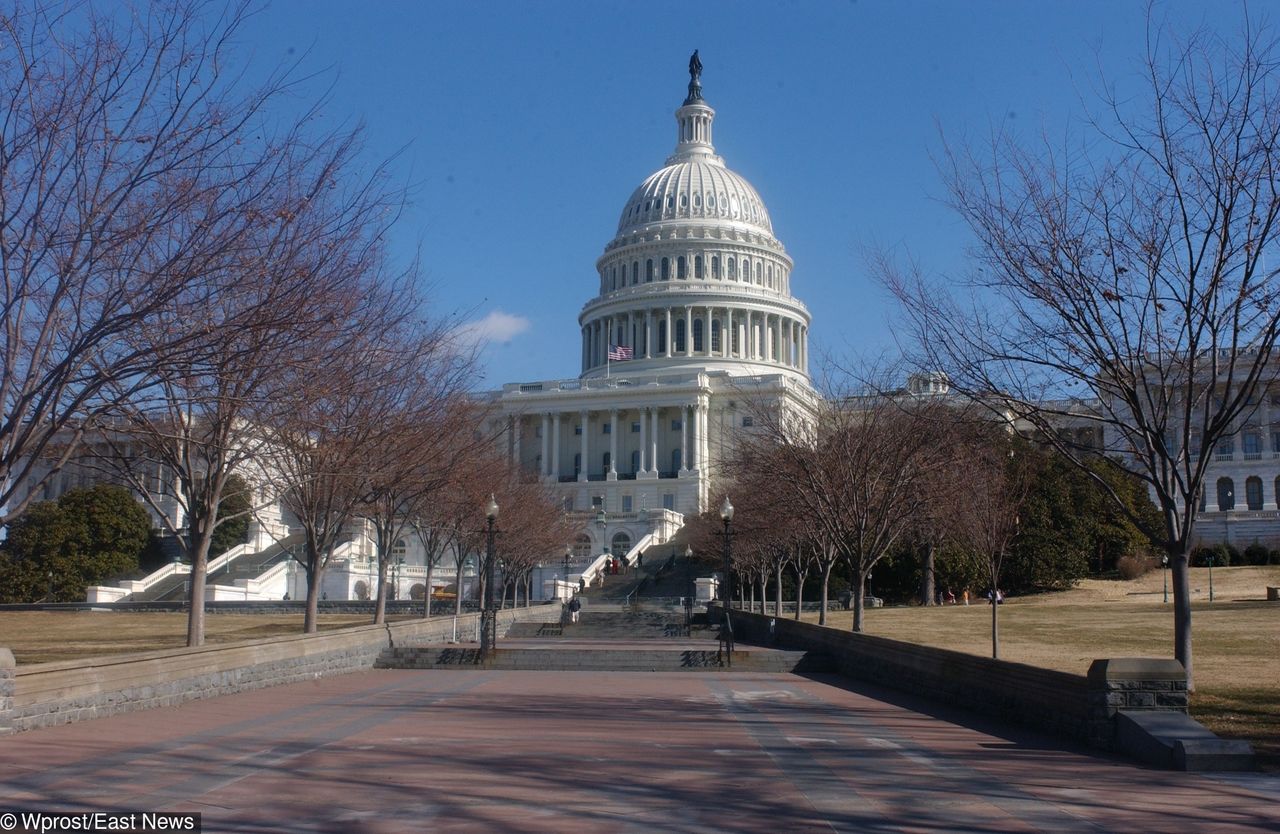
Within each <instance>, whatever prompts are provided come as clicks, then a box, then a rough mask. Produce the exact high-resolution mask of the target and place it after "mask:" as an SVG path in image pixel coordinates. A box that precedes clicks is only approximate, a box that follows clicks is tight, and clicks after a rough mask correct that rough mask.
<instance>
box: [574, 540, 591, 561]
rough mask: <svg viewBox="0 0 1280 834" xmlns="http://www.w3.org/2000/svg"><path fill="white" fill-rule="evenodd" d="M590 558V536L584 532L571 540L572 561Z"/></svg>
mask: <svg viewBox="0 0 1280 834" xmlns="http://www.w3.org/2000/svg"><path fill="white" fill-rule="evenodd" d="M589 558H591V537H590V536H588V535H587V534H586V533H583V534H582V535H580V536H578V538H576V539H574V540H573V561H575V562H585V561H587V559H589Z"/></svg>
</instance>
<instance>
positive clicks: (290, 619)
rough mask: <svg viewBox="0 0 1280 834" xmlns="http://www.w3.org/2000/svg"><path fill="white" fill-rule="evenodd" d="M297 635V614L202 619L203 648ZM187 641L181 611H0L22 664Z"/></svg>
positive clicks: (330, 624) (335, 623) (325, 622)
mask: <svg viewBox="0 0 1280 834" xmlns="http://www.w3.org/2000/svg"><path fill="white" fill-rule="evenodd" d="M389 619H392V620H395V619H397V618H396V617H391V618H389ZM400 619H403V618H400ZM371 621H372V618H371V617H370V616H369V615H367V614H330V615H324V614H322V615H321V616H320V629H321V630H329V629H335V628H345V627H347V626H353V625H367V624H368V623H370V622H371ZM301 632H302V614H211V615H209V616H208V617H206V618H205V641H206V642H208V643H232V642H235V641H237V640H255V639H258V638H260V637H274V636H276V635H280V634H300V633H301ZM186 641H187V615H186V614H184V613H181V612H160V611H156V612H148V613H144V614H132V613H125V612H119V613H117V612H111V611H3V612H0V646H4V647H5V648H8V649H10V650H11V651H12V652H13V655H14V658H15V659H16V660H17V661H18V663H19V664H22V665H26V664H28V663H47V662H51V661H55V660H74V659H75V658H79V657H98V656H101V655H108V654H120V653H123V652H145V651H151V650H153V649H176V648H181V647H182V646H184V645H186Z"/></svg>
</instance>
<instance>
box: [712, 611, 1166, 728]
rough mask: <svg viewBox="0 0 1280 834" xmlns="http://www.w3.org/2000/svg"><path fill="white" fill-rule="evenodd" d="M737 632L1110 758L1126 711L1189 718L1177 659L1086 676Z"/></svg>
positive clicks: (1135, 662) (881, 646)
mask: <svg viewBox="0 0 1280 834" xmlns="http://www.w3.org/2000/svg"><path fill="white" fill-rule="evenodd" d="M713 616H715V613H714V610H713ZM733 628H734V632H735V634H736V636H737V637H738V639H739V640H743V641H746V642H751V643H758V644H762V645H767V644H769V643H770V642H772V643H776V644H777V645H780V646H784V647H788V648H797V649H805V650H808V651H815V652H820V653H822V654H825V655H828V656H830V657H831V658H832V660H834V662H835V664H836V668H837V670H838V671H839V672H840V673H841V674H843V675H845V676H846V677H849V678H853V679H857V680H864V681H869V682H871V683H875V684H879V685H882V686H887V687H890V688H892V689H897V690H901V691H904V692H909V693H911V694H914V695H920V696H923V697H926V698H930V699H933V700H937V701H941V702H943V703H946V704H953V705H956V706H961V707H964V708H967V709H970V710H973V711H975V712H981V713H985V714H988V715H992V716H995V717H997V718H999V719H1002V720H1007V721H1013V722H1016V723H1019V724H1023V725H1026V726H1030V727H1035V728H1037V729H1040V730H1046V731H1048V732H1051V733H1054V734H1056V735H1062V736H1068V737H1071V738H1075V739H1079V740H1080V741H1084V742H1087V743H1089V744H1091V745H1093V746H1095V747H1100V748H1103V749H1107V750H1111V749H1115V747H1116V720H1115V718H1116V714H1117V712H1119V711H1120V710H1125V711H1131V710H1161V711H1171V712H1181V713H1184V714H1185V713H1186V711H1187V683H1186V675H1185V673H1184V672H1183V671H1182V666H1181V665H1180V664H1179V663H1178V662H1177V661H1173V660H1158V659H1150V658H1121V659H1112V660H1096V661H1094V663H1093V665H1092V666H1091V667H1090V669H1089V674H1088V676H1085V675H1073V674H1069V673H1067V672H1058V671H1054V670H1051V669H1041V668H1038V667H1035V666H1028V665H1026V664H1023V663H1013V662H1010V661H1007V660H994V659H992V658H989V657H978V656H976V655H970V654H965V653H963V652H956V651H949V650H947V649H937V648H932V647H930V646H919V645H916V644H914V643H904V642H901V641H898V640H889V639H887V638H884V637H874V636H872V635H868V634H855V633H852V632H847V631H841V630H839V629H834V628H827V627H825V626H819V625H815V624H813V623H805V622H796V621H795V620H790V619H782V618H775V617H767V616H763V615H760V614H749V613H747V612H745V611H737V610H735V611H734V612H733Z"/></svg>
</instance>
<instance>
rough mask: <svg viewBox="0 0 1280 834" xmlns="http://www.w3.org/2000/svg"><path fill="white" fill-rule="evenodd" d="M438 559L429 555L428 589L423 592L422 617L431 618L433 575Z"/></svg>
mask: <svg viewBox="0 0 1280 834" xmlns="http://www.w3.org/2000/svg"><path fill="white" fill-rule="evenodd" d="M435 569H436V560H435V559H432V558H431V556H430V554H428V555H427V589H426V590H425V591H423V593H422V619H424V620H429V619H431V575H432V574H433V573H434V572H435Z"/></svg>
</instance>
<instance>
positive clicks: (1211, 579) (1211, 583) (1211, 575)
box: [1209, 553, 1213, 602]
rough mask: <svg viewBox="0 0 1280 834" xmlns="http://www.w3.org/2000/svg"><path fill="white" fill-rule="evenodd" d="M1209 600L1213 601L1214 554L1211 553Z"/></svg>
mask: <svg viewBox="0 0 1280 834" xmlns="http://www.w3.org/2000/svg"><path fill="white" fill-rule="evenodd" d="M1209 602H1213V554H1212V553H1211V554H1209Z"/></svg>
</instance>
